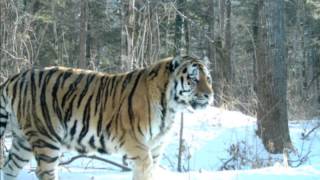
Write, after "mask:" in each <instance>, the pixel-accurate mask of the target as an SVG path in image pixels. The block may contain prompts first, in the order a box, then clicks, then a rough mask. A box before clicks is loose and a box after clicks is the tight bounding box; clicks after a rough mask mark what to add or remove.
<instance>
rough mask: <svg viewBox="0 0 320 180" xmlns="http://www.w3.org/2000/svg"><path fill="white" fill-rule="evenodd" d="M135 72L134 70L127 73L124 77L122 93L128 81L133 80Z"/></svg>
mask: <svg viewBox="0 0 320 180" xmlns="http://www.w3.org/2000/svg"><path fill="white" fill-rule="evenodd" d="M133 74H134V71H133V72H130V73H128V74H126V75H125V78H124V80H123V82H122V88H121V94H122V93H123V91H124V90H125V88H126V87H127V85H128V83H129V82H130V81H131V78H132V75H133Z"/></svg>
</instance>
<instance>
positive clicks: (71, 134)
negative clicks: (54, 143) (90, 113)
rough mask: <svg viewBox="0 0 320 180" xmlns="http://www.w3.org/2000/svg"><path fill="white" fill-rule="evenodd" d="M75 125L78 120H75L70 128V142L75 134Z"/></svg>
mask: <svg viewBox="0 0 320 180" xmlns="http://www.w3.org/2000/svg"><path fill="white" fill-rule="evenodd" d="M77 123H78V120H75V121H74V123H73V126H72V128H71V130H70V136H71V140H70V141H72V140H73V136H74V134H75V133H76V128H77Z"/></svg>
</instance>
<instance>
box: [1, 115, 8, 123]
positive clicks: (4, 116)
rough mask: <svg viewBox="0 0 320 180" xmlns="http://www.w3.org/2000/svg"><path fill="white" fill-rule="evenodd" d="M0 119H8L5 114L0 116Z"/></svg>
mask: <svg viewBox="0 0 320 180" xmlns="http://www.w3.org/2000/svg"><path fill="white" fill-rule="evenodd" d="M0 118H4V119H8V113H7V114H0ZM0 123H1V122H0Z"/></svg>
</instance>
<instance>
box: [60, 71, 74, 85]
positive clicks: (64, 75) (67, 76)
mask: <svg viewBox="0 0 320 180" xmlns="http://www.w3.org/2000/svg"><path fill="white" fill-rule="evenodd" d="M71 75H72V72H70V71H65V72H64V73H63V77H62V83H61V86H60V87H61V88H62V87H63V86H64V83H65V82H66V80H67V79H68V78H69V77H71Z"/></svg>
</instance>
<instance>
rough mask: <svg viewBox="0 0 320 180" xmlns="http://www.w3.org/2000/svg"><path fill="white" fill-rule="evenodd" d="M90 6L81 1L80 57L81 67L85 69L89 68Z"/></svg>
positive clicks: (83, 0)
mask: <svg viewBox="0 0 320 180" xmlns="http://www.w3.org/2000/svg"><path fill="white" fill-rule="evenodd" d="M87 8H88V4H87V0H81V1H80V44H79V45H80V57H79V67H80V68H85V67H86V66H87V60H86V51H87V48H86V43H87V28H88V15H87V12H88V10H87Z"/></svg>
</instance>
